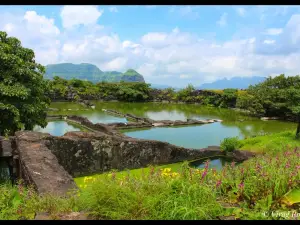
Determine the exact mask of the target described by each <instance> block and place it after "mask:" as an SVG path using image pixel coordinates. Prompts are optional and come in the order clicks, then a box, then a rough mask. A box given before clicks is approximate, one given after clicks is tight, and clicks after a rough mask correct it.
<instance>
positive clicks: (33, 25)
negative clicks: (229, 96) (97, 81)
mask: <svg viewBox="0 0 300 225" xmlns="http://www.w3.org/2000/svg"><path fill="white" fill-rule="evenodd" d="M0 30H1V31H6V32H7V33H8V36H13V37H16V38H18V39H19V40H21V42H22V45H23V46H24V47H26V48H31V49H33V50H34V52H35V57H36V61H37V62H39V63H41V64H43V65H48V64H54V63H65V62H67V63H74V64H79V63H92V64H95V65H96V66H98V67H99V69H101V70H102V71H120V72H125V71H126V70H127V69H130V68H132V69H134V70H136V71H137V72H139V73H140V74H142V75H143V76H144V78H145V80H146V82H149V83H153V84H165V85H172V86H177V87H182V86H186V85H187V84H190V83H191V84H193V85H200V84H202V83H207V82H213V81H215V80H218V79H223V78H227V79H230V78H231V77H235V76H240V77H250V76H275V75H279V74H282V73H284V74H286V75H289V76H293V75H298V74H300V73H299V71H300V63H299V62H300V6H271V5H270V6H261V5H260V6H246V5H242V6H231V5H230V6H217V5H212V6H172V5H168V6H146V5H144V6H143V5H140V6H136V5H128V6H112V5H106V6H101V5H100V6H93V5H88V6H72V5H67V6H0Z"/></svg>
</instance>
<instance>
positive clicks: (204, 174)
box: [201, 169, 207, 179]
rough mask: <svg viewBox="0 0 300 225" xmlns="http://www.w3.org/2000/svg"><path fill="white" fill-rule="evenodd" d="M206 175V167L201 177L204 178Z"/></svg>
mask: <svg viewBox="0 0 300 225" xmlns="http://www.w3.org/2000/svg"><path fill="white" fill-rule="evenodd" d="M206 175H207V170H206V169H205V170H204V172H203V173H202V178H201V179H204V178H205V176H206Z"/></svg>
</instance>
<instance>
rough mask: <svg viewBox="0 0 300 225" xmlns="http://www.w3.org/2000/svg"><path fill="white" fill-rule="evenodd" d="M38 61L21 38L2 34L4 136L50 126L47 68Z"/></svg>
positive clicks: (0, 95) (0, 66)
mask: <svg viewBox="0 0 300 225" xmlns="http://www.w3.org/2000/svg"><path fill="white" fill-rule="evenodd" d="M34 57H35V55H34V52H33V51H32V50H31V49H27V48H24V47H22V46H21V42H20V41H19V40H18V39H17V38H14V37H7V34H6V33H5V32H0V115H1V120H0V135H11V134H13V133H14V132H15V131H17V130H20V129H26V130H31V129H33V127H34V126H35V125H40V126H42V127H45V126H46V125H47V122H46V112H45V109H46V107H48V105H49V103H50V99H49V98H47V97H46V96H45V95H44V93H45V91H46V90H47V81H45V80H44V79H43V74H44V73H45V68H44V67H43V66H42V65H40V64H38V63H36V62H35V58H34Z"/></svg>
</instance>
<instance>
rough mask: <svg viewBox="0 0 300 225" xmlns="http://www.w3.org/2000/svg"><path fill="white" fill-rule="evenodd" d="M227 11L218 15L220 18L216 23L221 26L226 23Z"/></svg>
mask: <svg viewBox="0 0 300 225" xmlns="http://www.w3.org/2000/svg"><path fill="white" fill-rule="evenodd" d="M227 15H228V14H227V13H223V14H222V16H221V17H220V20H218V21H217V24H218V25H219V26H221V27H224V26H226V25H227Z"/></svg>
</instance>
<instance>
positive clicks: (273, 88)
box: [237, 74, 300, 137]
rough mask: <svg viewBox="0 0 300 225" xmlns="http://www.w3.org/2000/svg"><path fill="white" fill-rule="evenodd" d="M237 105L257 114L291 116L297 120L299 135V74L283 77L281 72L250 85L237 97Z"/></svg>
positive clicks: (297, 134) (297, 133)
mask: <svg viewBox="0 0 300 225" xmlns="http://www.w3.org/2000/svg"><path fill="white" fill-rule="evenodd" d="M237 106H238V107H241V108H245V109H248V110H250V111H252V112H254V113H256V114H258V115H265V116H279V117H283V118H292V119H293V120H296V121H297V122H298V128H297V132H296V136H297V137H299V133H300V76H299V75H297V76H293V77H285V76H284V74H281V75H279V76H276V77H274V78H272V77H269V78H267V79H266V80H265V81H264V82H262V83H259V84H257V85H255V86H250V87H249V89H248V90H247V94H246V95H243V96H241V97H239V99H238V102H237Z"/></svg>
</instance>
